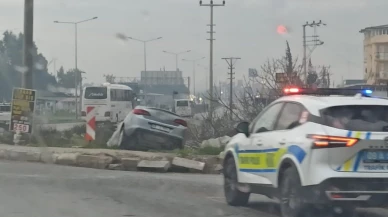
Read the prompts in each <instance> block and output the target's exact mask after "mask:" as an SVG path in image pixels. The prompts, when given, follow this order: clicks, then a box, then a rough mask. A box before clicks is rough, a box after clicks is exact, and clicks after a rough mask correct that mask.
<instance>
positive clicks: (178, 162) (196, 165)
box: [172, 157, 205, 171]
mask: <svg viewBox="0 0 388 217" xmlns="http://www.w3.org/2000/svg"><path fill="white" fill-rule="evenodd" d="M172 165H174V166H178V167H184V168H188V169H193V170H198V171H203V169H204V168H205V163H203V162H200V161H195V160H189V159H185V158H180V157H174V159H173V160H172Z"/></svg>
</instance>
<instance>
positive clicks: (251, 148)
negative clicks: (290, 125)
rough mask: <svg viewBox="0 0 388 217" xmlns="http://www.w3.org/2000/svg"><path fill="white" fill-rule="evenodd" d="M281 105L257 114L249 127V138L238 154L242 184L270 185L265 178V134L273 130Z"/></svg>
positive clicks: (266, 168)
mask: <svg viewBox="0 0 388 217" xmlns="http://www.w3.org/2000/svg"><path fill="white" fill-rule="evenodd" d="M282 107H283V103H282V102H280V103H276V104H273V105H271V106H270V107H268V108H267V109H265V110H264V111H263V112H261V113H260V114H259V116H258V117H257V118H255V120H254V121H253V122H252V124H251V126H250V133H251V134H250V136H249V140H248V142H249V143H250V144H247V145H246V146H245V147H244V149H245V150H241V151H240V152H239V170H240V174H239V181H240V182H244V183H257V184H271V183H270V181H269V180H268V179H267V178H266V173H269V172H271V171H270V170H268V167H267V164H266V161H265V160H266V159H265V157H266V154H267V151H268V150H266V145H265V141H267V140H268V138H267V134H268V133H269V132H271V131H272V130H273V129H274V125H275V122H276V120H277V117H278V115H279V112H280V110H281V109H282Z"/></svg>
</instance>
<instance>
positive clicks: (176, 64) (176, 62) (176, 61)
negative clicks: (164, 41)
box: [163, 50, 191, 72]
mask: <svg viewBox="0 0 388 217" xmlns="http://www.w3.org/2000/svg"><path fill="white" fill-rule="evenodd" d="M189 52H191V50H185V51H182V52H178V53H175V52H170V51H165V50H164V51H163V53H166V54H172V55H174V56H175V68H176V71H177V72H178V71H179V68H178V57H179V55H181V54H184V53H189Z"/></svg>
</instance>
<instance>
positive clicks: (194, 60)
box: [182, 57, 205, 96]
mask: <svg viewBox="0 0 388 217" xmlns="http://www.w3.org/2000/svg"><path fill="white" fill-rule="evenodd" d="M203 59H205V57H201V58H198V59H192V60H189V59H182V61H186V62H192V63H193V94H194V96H195V65H196V63H197V61H199V60H203Z"/></svg>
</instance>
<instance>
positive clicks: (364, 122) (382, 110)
mask: <svg viewBox="0 0 388 217" xmlns="http://www.w3.org/2000/svg"><path fill="white" fill-rule="evenodd" d="M321 114H322V117H323V121H324V124H325V125H327V126H330V127H334V128H338V129H344V130H352V131H373V132H388V106H381V105H347V106H334V107H329V108H326V109H324V110H322V111H321Z"/></svg>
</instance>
